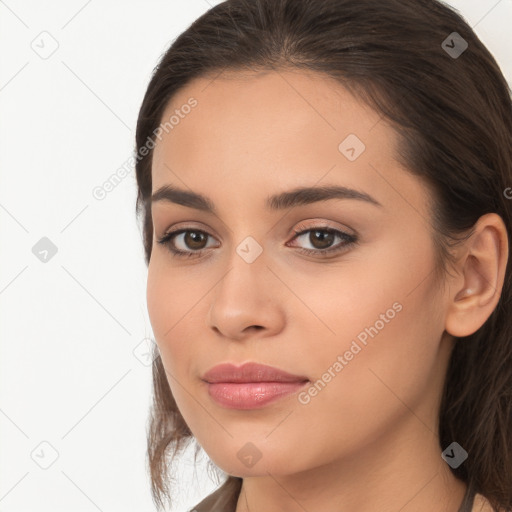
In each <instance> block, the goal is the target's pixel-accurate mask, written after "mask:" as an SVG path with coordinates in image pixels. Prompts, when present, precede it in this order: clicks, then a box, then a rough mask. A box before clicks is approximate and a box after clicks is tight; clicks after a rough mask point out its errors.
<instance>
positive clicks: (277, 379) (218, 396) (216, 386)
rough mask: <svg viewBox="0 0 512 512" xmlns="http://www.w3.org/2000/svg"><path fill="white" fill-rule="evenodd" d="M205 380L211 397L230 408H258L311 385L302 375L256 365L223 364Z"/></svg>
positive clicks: (214, 369) (205, 377) (203, 378)
mask: <svg viewBox="0 0 512 512" xmlns="http://www.w3.org/2000/svg"><path fill="white" fill-rule="evenodd" d="M202 380H203V381H205V382H206V383H207V385H208V394H209V396H210V398H212V399H213V400H214V401H215V402H216V403H217V404H219V405H221V406H223V407H226V408H229V409H259V408H261V407H264V406H266V405H268V404H270V403H273V402H275V401H276V400H279V399H281V398H284V397H285V396H288V395H290V394H293V393H296V392H297V391H299V390H300V389H301V388H303V387H304V386H306V385H307V384H308V383H309V382H310V381H309V379H308V378H307V377H305V376H303V375H294V374H291V373H288V372H285V371H284V370H280V369H279V368H275V367H272V366H267V365H261V364H257V363H246V364H244V365H242V366H239V367H237V366H235V365H233V364H230V363H224V364H220V365H217V366H215V367H213V368H212V369H211V370H209V371H208V372H206V373H205V374H204V375H203V377H202Z"/></svg>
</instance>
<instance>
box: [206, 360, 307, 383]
mask: <svg viewBox="0 0 512 512" xmlns="http://www.w3.org/2000/svg"><path fill="white" fill-rule="evenodd" d="M202 379H203V380H204V381H206V382H209V383H211V384H213V383H218V382H238V383H243V382H306V381H308V380H309V379H308V378H307V377H305V376H304V375H293V374H291V373H288V372H285V371H284V370H280V369H279V368H274V367H273V366H267V365H263V364H258V363H245V364H243V365H242V366H235V365H233V364H230V363H223V364H219V365H217V366H214V367H213V368H212V369H210V370H209V371H207V372H206V373H205V374H204V375H203V377H202Z"/></svg>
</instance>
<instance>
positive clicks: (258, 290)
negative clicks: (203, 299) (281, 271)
mask: <svg viewBox="0 0 512 512" xmlns="http://www.w3.org/2000/svg"><path fill="white" fill-rule="evenodd" d="M283 294H284V290H283V284H282V283H281V282H280V281H279V280H278V279H277V278H276V277H275V276H274V274H273V273H272V271H271V270H270V268H269V267H268V266H267V264H266V260H265V258H264V257H263V254H262V255H260V256H259V257H258V258H257V259H256V260H255V261H253V262H251V263H248V262H247V261H246V260H244V259H243V258H242V257H240V256H239V255H238V254H237V253H236V252H235V251H234V255H233V257H232V258H230V260H229V268H228V270H227V271H226V273H225V274H224V276H223V277H222V278H221V280H220V282H219V283H218V284H217V285H216V286H215V288H214V291H213V292H212V298H211V305H210V309H209V312H208V319H207V322H208V325H209V326H210V328H211V329H213V330H214V331H215V332H216V334H217V335H221V336H223V337H225V338H229V339H233V340H238V341H242V340H244V339H247V338H249V337H268V336H274V335H276V334H277V333H278V332H279V331H280V330H282V329H283V325H284V320H285V315H284V310H283V305H284V299H285V297H284V296H283Z"/></svg>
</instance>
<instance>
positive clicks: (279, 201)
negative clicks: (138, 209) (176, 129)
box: [151, 185, 382, 215]
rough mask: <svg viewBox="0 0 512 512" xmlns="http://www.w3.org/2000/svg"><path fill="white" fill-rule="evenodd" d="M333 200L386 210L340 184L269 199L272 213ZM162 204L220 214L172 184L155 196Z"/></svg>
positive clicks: (207, 201)
mask: <svg viewBox="0 0 512 512" xmlns="http://www.w3.org/2000/svg"><path fill="white" fill-rule="evenodd" d="M329 199H357V200H358V201H365V202H367V203H369V204H373V205H374V206H379V207H382V204H380V203H379V202H378V201H377V200H376V199H375V198H373V197H372V196H370V195H369V194H366V193H365V192H362V191H358V190H354V189H352V188H348V187H343V186H340V185H330V186H322V187H298V188H294V189H292V190H289V191H287V192H281V193H279V194H276V195H273V196H269V197H267V201H266V207H267V209H269V210H276V211H277V210H284V209H286V208H291V207H294V206H301V205H307V204H312V203H317V202H319V201H327V200H329ZM159 201H164V202H169V203H175V204H179V205H182V206H187V207H188V208H195V209H196V210H201V211H204V212H208V213H213V214H215V215H216V214H217V211H216V208H215V205H214V203H213V201H212V200H211V199H210V198H209V197H206V196H204V195H202V194H198V193H197V192H192V191H190V190H183V189H179V188H177V187H174V186H172V185H164V186H162V187H160V188H159V189H158V190H157V191H156V192H155V193H154V194H153V195H152V196H151V204H153V203H156V202H159Z"/></svg>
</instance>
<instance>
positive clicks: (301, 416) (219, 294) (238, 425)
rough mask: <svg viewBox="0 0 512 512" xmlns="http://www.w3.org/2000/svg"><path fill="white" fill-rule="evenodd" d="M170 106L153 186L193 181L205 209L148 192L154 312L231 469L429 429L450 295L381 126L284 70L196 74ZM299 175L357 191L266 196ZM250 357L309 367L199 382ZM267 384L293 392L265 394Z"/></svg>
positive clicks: (418, 193) (212, 444) (409, 179)
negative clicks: (269, 377) (281, 381)
mask: <svg viewBox="0 0 512 512" xmlns="http://www.w3.org/2000/svg"><path fill="white" fill-rule="evenodd" d="M196 102H197V103H196ZM186 105H194V106H193V107H190V108H189V107H187V106H186ZM172 115H174V116H175V117H174V118H173V121H171V123H172V127H171V128H169V127H170V126H171V125H169V124H168V125H167V132H166V131H165V130H164V131H163V132H162V137H161V139H160V140H159V141H158V142H157V144H156V147H155V150H154V157H153V169H152V173H153V174H152V180H153V193H155V192H156V191H158V190H159V189H160V188H161V187H164V186H166V185H169V186H170V187H172V188H174V189H180V190H183V191H185V192H187V193H188V194H201V195H202V196H205V197H207V198H208V201H209V203H210V205H211V206H212V207H213V211H208V210H207V209H204V208H198V207H194V205H193V204H192V202H191V201H188V206H185V205H184V204H178V203H177V202H174V201H173V200H171V199H172V198H171V196H170V195H168V198H167V199H165V198H163V199H160V200H158V201H154V202H153V204H152V218H153V225H154V241H153V249H152V254H151V261H150V264H149V275H148V287H147V300H148V310H149V315H150V319H151V324H152V327H153V332H154V335H155V338H156V342H157V344H158V347H159V349H160V353H161V356H162V360H163V364H164V366H165V368H166V371H167V378H168V381H169V385H170V387H171V390H172V393H173V395H174V398H175V400H176V402H177V405H178V407H179V410H180V412H181V414H182V415H183V417H184V419H185V421H186V422H187V424H188V426H189V427H190V429H191V431H192V433H193V434H194V436H195V437H196V439H197V440H198V442H199V443H200V444H201V445H202V447H203V448H204V449H205V450H206V452H207V453H208V454H209V455H210V457H211V458H212V460H213V461H214V462H215V463H216V464H217V465H218V466H219V467H220V468H222V469H223V470H224V471H226V472H227V473H229V474H232V475H237V476H249V475H266V474H267V472H269V473H271V474H273V475H284V474H291V473H296V472H299V471H304V470H306V469H308V468H313V467H318V466H320V465H324V464H328V463H332V462H334V461H339V460H343V459H344V458H345V459H346V460H348V458H349V457H355V456H358V457H359V456H363V453H364V452H365V450H366V451H368V453H369V452H370V451H371V452H372V453H373V454H374V455H375V450H378V448H377V447H378V446H384V442H383V440H384V439H386V438H387V439H389V438H390V436H391V435H393V433H396V432H397V429H400V431H401V432H405V431H407V432H409V434H410V439H415V440H416V441H420V440H421V439H422V438H423V437H425V436H429V439H430V438H432V432H435V431H436V423H435V422H436V421H437V419H436V413H437V406H438V399H439V396H440V392H441V388H442V383H443V379H444V374H445V371H446V363H447V360H448V356H449V348H450V343H451V340H450V339H449V338H450V337H443V333H444V328H445V326H444V312H445V308H446V297H447V296H446V295H444V292H443V291H442V288H439V287H437V286H435V283H434V274H433V270H434V249H433V244H432V239H431V231H430V227H429V220H430V216H429V213H428V209H427V200H428V190H427V188H426V186H425V185H424V184H423V183H422V182H421V181H420V180H419V179H418V178H416V177H413V176H412V175H410V174H408V173H407V172H406V171H405V170H404V169H403V168H401V167H400V166H399V164H398V163H397V161H396V160H395V158H394V151H395V144H396V140H395V134H394V132H393V131H392V129H391V128H390V127H389V125H387V124H386V123H385V122H384V120H382V119H381V118H380V116H379V115H378V114H376V113H375V112H374V111H372V110H371V109H369V108H368V107H367V106H365V105H363V104H362V103H360V102H359V101H357V100H356V99H354V98H353V97H352V96H351V95H350V94H349V93H348V92H347V91H346V90H345V89H344V88H342V86H341V85H339V84H337V83H336V82H333V81H331V80H330V79H328V78H325V77H322V76H320V75H315V74H311V73H303V72H301V73H299V72H290V71H287V72H284V71H282V72H279V73H277V72H272V73H268V74H260V75H254V76H248V77H243V78H242V77H240V76H237V75H235V74H232V75H231V76H229V77H226V76H225V75H223V76H221V77H219V78H217V79H214V80H212V79H204V78H203V79H198V80H195V81H194V82H192V83H191V84H189V85H188V86H187V87H186V88H184V89H183V90H181V91H180V92H179V94H177V95H176V96H175V97H174V98H173V100H172V103H171V104H170V105H169V106H168V108H167V109H166V112H165V114H164V116H163V119H162V122H165V121H168V120H169V119H170V118H171V116H172ZM303 187H307V188H309V187H313V188H319V187H346V188H348V189H354V190H355V191H357V192H358V193H359V194H360V196H356V195H352V196H351V195H350V194H348V195H347V196H346V197H341V195H339V196H336V195H335V194H333V195H331V197H330V198H328V199H325V197H323V193H318V194H317V195H316V196H314V195H312V194H303V195H299V196H297V198H298V199H300V198H302V199H303V200H302V201H299V200H297V201H294V200H293V198H294V197H295V196H294V195H293V194H292V195H291V196H290V197H288V196H286V198H284V199H283V200H281V201H277V200H274V201H271V200H270V199H269V198H270V197H274V196H279V195H281V194H287V193H289V192H291V191H294V190H296V189H299V188H303ZM190 197H191V196H189V198H190ZM363 197H366V200H365V199H364V198H363ZM174 198H176V196H174ZM313 199H315V200H313ZM318 199H320V200H318ZM176 201H181V202H182V203H183V202H184V201H183V198H182V199H181V200H179V199H176ZM196 206H197V205H196ZM326 228H329V229H331V230H334V231H330V232H329V231H325V229H326ZM181 229H186V230H188V231H187V232H185V233H181V234H178V235H176V236H174V237H173V238H171V239H170V240H169V241H168V244H167V245H163V244H159V243H157V240H159V239H162V238H163V236H164V235H165V234H166V233H168V232H169V231H177V230H181ZM308 230H309V231H308ZM295 231H296V232H299V233H300V232H302V233H303V234H300V235H297V234H296V233H295ZM340 233H346V235H348V237H344V236H343V235H341V234H340ZM351 237H352V238H351ZM351 241H352V242H351ZM170 247H174V248H175V249H177V250H181V251H184V252H186V253H189V254H191V256H190V257H184V256H176V255H174V254H173V253H172V252H171V250H170ZM308 250H309V253H306V252H304V251H308ZM327 251H330V252H327ZM246 362H256V363H261V364H264V365H269V366H273V367H277V368H278V369H281V370H284V371H286V372H288V373H290V374H293V375H298V376H302V377H305V378H306V379H308V381H309V382H306V383H299V384H297V383H296V384H295V385H293V386H292V385H290V384H288V385H280V386H279V385H272V384H261V383H260V384H245V385H244V384H231V385H230V384H217V385H212V384H209V383H208V382H206V381H205V380H203V377H204V375H205V373H206V372H207V371H208V370H210V369H211V368H212V367H214V366H216V365H218V364H221V363H232V364H234V365H237V366H238V365H241V364H243V363H246ZM221 380H222V379H221ZM225 380H227V379H225ZM250 389H253V392H252V394H251V391H250ZM254 389H256V394H254ZM268 389H274V391H276V390H277V391H278V392H280V391H282V390H288V391H292V392H289V393H288V394H283V395H282V396H280V397H278V398H274V399H273V400H270V401H264V400H261V399H262V397H263V395H264V391H265V390H268ZM210 390H212V391H217V392H218V393H220V395H222V396H223V397H224V398H223V400H221V401H218V400H217V399H214V398H212V396H211V395H210V393H209V391H210ZM270 396H272V395H270ZM237 397H238V398H237ZM240 397H242V398H240ZM243 397H245V398H244V399H243ZM381 441H382V443H381V444H379V443H380V442H381Z"/></svg>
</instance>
